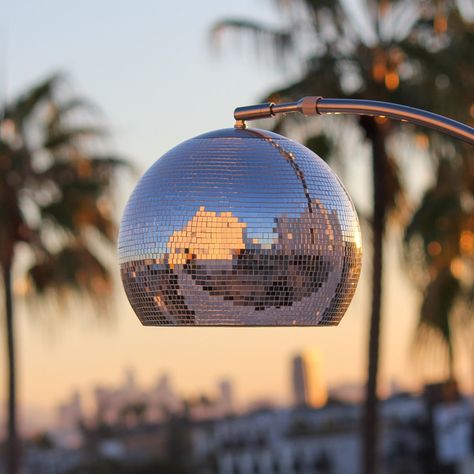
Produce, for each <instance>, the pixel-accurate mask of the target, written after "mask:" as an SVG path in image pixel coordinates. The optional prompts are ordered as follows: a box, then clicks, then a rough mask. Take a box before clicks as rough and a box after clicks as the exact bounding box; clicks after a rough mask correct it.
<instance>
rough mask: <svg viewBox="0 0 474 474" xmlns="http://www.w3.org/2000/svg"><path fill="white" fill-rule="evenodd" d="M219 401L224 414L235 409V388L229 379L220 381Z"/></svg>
mask: <svg viewBox="0 0 474 474" xmlns="http://www.w3.org/2000/svg"><path fill="white" fill-rule="evenodd" d="M219 402H220V406H221V409H222V412H223V414H224V415H229V414H231V413H232V412H233V411H234V390H233V387H232V382H231V381H230V380H228V379H223V380H221V381H220V382H219Z"/></svg>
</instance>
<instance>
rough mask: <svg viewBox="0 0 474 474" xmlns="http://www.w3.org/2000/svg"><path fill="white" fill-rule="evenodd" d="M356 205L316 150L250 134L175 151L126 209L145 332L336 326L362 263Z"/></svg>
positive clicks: (130, 263)
mask: <svg viewBox="0 0 474 474" xmlns="http://www.w3.org/2000/svg"><path fill="white" fill-rule="evenodd" d="M361 251H362V249H361V237H360V228H359V222H358V219H357V214H356V212H355V210H354V206H353V204H352V201H351V199H350V197H349V196H348V194H347V192H346V191H345V189H344V187H343V186H342V184H341V182H340V181H339V179H338V178H337V176H336V175H335V174H334V173H333V171H332V170H331V169H330V168H329V167H328V166H327V165H326V163H324V161H322V160H321V159H320V158H319V157H318V156H317V155H315V154H314V153H313V152H312V151H310V150H309V149H307V148H305V147H304V146H302V145H301V144H298V143H296V142H294V141H292V140H289V139H288V138H285V137H283V136H281V135H277V134H275V133H271V132H268V131H264V130H258V129H238V128H235V129H234V128H233V129H223V130H217V131H214V132H210V133H206V134H204V135H200V136H198V137H196V138H192V139H190V140H187V141H185V142H184V143H182V144H180V145H178V146H176V147H175V148H173V149H172V150H170V151H169V152H168V153H166V154H165V155H164V156H162V157H161V158H160V159H159V160H157V161H156V162H155V163H154V164H153V165H152V167H151V168H150V169H149V170H148V171H147V172H146V173H145V175H144V176H143V177H142V179H141V180H140V182H139V183H138V185H137V187H136V188H135V190H134V192H133V194H132V196H131V197H130V199H129V201H128V204H127V206H126V209H125V212H124V216H123V219H122V223H121V227H120V234H119V244H118V252H119V263H120V269H121V276H122V281H123V284H124V287H125V291H126V293H127V296H128V299H129V301H130V303H131V305H132V307H133V309H134V311H135V313H136V314H137V315H138V317H139V319H140V321H141V322H142V323H143V324H144V325H151V326H155V325H156V326H159V325H172V326H181V325H196V326H295V325H296V326H320V325H336V324H338V323H339V321H340V320H341V318H342V316H343V315H344V313H345V311H346V309H347V307H348V306H349V304H350V302H351V300H352V297H353V295H354V292H355V289H356V286H357V281H358V279H359V273H360V267H361Z"/></svg>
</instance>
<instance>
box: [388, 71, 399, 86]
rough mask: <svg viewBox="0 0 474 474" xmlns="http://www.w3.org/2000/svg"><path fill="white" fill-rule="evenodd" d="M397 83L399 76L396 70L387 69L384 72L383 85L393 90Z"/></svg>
mask: <svg viewBox="0 0 474 474" xmlns="http://www.w3.org/2000/svg"><path fill="white" fill-rule="evenodd" d="M399 84H400V78H399V77H398V73H397V71H395V70H391V71H387V73H386V74H385V87H386V88H387V89H388V90H390V91H393V90H395V89H396V88H397V87H398V85H399Z"/></svg>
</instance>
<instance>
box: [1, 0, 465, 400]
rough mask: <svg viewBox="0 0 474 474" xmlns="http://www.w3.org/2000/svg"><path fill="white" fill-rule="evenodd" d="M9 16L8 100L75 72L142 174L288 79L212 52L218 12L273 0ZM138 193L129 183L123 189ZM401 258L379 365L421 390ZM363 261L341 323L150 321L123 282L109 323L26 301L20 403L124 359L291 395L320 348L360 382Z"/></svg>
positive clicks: (56, 396)
mask: <svg viewBox="0 0 474 474" xmlns="http://www.w3.org/2000/svg"><path fill="white" fill-rule="evenodd" d="M0 3H1V2H0ZM5 3H6V2H5ZM1 10H2V15H1V18H0V52H1V54H0V69H1V77H0V80H1V88H2V92H3V93H5V91H6V95H7V97H12V96H13V95H14V94H15V93H17V92H18V91H21V90H22V89H23V88H25V87H27V86H28V85H30V84H32V83H34V82H35V81H36V80H38V79H41V78H42V77H44V76H45V75H47V74H49V73H51V72H54V71H58V70H59V71H64V72H66V73H67V74H68V75H69V77H70V79H71V84H72V86H73V87H74V90H75V91H77V92H78V93H80V94H81V95H84V96H86V97H89V98H91V99H92V100H94V101H95V102H96V103H97V104H98V105H99V107H100V108H101V110H102V111H103V115H104V120H105V121H106V123H107V124H108V125H109V126H110V130H111V139H110V146H111V147H112V149H113V150H115V151H116V152H119V153H120V154H123V155H125V156H127V157H129V158H130V159H131V160H132V161H133V162H134V163H135V164H136V165H137V166H138V167H139V168H140V169H141V170H144V169H146V168H147V167H148V166H150V165H151V164H152V162H153V161H154V160H155V159H157V158H158V157H159V156H160V155H162V154H163V153H164V152H165V151H166V150H168V149H169V148H171V147H172V146H174V145H175V144H177V143H178V142H180V141H183V140H184V139H186V138H189V137H191V136H194V135H197V134H199V133H202V132H204V131H207V130H211V129H216V128H223V127H227V126H232V124H233V121H232V111H233V109H234V107H235V106H237V105H245V104H250V103H253V102H255V100H257V99H258V97H260V96H262V95H263V94H264V93H265V92H266V91H268V90H270V89H272V88H273V87H275V86H278V85H280V84H282V83H283V81H284V80H285V78H288V77H291V75H292V74H291V72H284V71H276V70H275V69H274V68H272V67H271V66H270V63H269V62H267V63H265V62H264V61H263V64H260V65H259V66H257V65H256V64H257V63H256V61H255V60H254V58H252V57H251V56H245V54H244V52H245V51H247V50H246V48H239V47H238V45H230V44H229V42H227V47H226V48H225V49H224V51H223V52H222V53H221V54H219V55H216V54H214V53H212V52H211V49H210V47H209V41H208V32H209V28H210V26H211V25H212V24H213V22H214V21H215V20H217V19H219V18H222V17H227V16H246V17H253V18H258V19H264V18H266V19H267V20H268V21H277V20H278V16H277V15H276V13H275V9H274V8H273V7H272V2H271V1H270V0H269V1H264V0H261V1H251V0H240V1H239V2H222V1H219V0H201V1H199V2H194V1H187V2H169V1H166V2H165V1H151V0H149V1H139V2H132V1H114V2H110V1H109V2H105V1H103V2H100V1H91V0H87V1H81V2H64V1H60V0H55V1H52V0H49V1H48V0H45V1H41V2H39V1H15V2H8V3H7V4H6V5H3V6H2V7H1ZM260 62H261V63H262V61H260ZM315 94H317V91H315ZM360 152H361V154H362V155H363V149H361V150H360ZM360 160H361V161H360V163H363V157H362V158H361V159H360ZM359 172H361V171H360V170H359ZM362 172H365V169H364V168H362ZM129 192H130V189H128V187H125V188H124V190H123V195H124V196H126V195H128V193H129ZM355 192H356V194H363V192H364V190H361V189H359V190H357V189H356V190H355ZM122 205H123V202H122V203H121V206H122ZM119 211H120V210H119ZM365 240H367V238H366V237H365ZM398 240H399V239H398ZM398 240H397V237H396V236H395V237H394V241H395V242H397V241H398ZM368 248H369V247H368V245H367V242H366V249H368ZM397 252H398V249H397V244H394V245H392V246H391V250H390V252H389V255H388V261H387V268H389V269H390V272H388V274H387V275H386V276H387V278H386V282H385V288H386V293H385V301H384V312H385V320H384V324H383V346H382V347H383V357H382V366H381V369H382V377H383V379H384V380H389V379H391V378H396V379H398V380H400V381H402V382H403V383H407V384H411V385H413V384H414V383H416V381H417V379H416V374H415V373H414V371H413V368H412V363H411V362H410V355H409V345H410V338H411V333H412V330H413V328H414V324H415V320H416V296H415V295H414V294H413V293H412V292H411V291H410V288H409V283H408V282H407V281H406V280H404V279H403V277H402V275H401V271H400V270H399V268H398V265H397V262H398V260H399V257H398V253H397ZM365 257H366V262H365V267H364V271H363V276H362V280H363V282H362V283H361V284H360V285H359V289H358V291H357V294H356V297H355V299H354V302H353V303H352V305H351V308H350V310H349V311H348V313H347V315H346V316H345V318H344V319H343V321H342V323H341V325H340V326H339V327H337V328H319V329H318V328H307V329H302V328H288V329H285V328H279V329H248V328H245V329H244V328H242V329H210V328H207V329H206V328H199V329H193V328H183V329H180V328H144V327H142V326H141V325H140V324H139V322H138V320H137V318H136V317H135V315H134V314H133V312H132V310H131V308H130V306H129V305H128V302H127V301H126V298H125V296H124V294H123V291H122V289H121V288H120V287H118V288H117V292H116V293H117V296H116V298H115V301H114V308H115V310H114V313H115V315H114V318H113V321H112V322H105V321H103V322H101V323H94V318H93V317H91V315H90V314H88V313H90V310H89V309H88V308H87V307H84V305H82V304H78V305H77V306H75V307H73V308H72V310H71V311H70V312H68V313H67V314H61V315H57V314H49V315H44V314H43V315H42V316H41V315H38V314H37V313H38V312H37V311H36V310H35V309H34V308H28V307H26V306H25V305H23V304H20V305H19V307H18V314H17V321H18V326H17V327H18V348H19V354H18V356H19V362H20V394H21V400H22V401H23V402H25V403H26V404H28V405H35V406H40V407H51V406H52V405H55V404H57V403H58V402H59V401H61V400H64V398H66V397H67V396H68V395H69V394H70V392H71V391H72V390H73V389H79V390H86V389H89V388H90V387H92V386H93V385H95V384H109V383H116V382H118V381H119V380H120V379H121V378H122V373H123V370H124V368H125V367H128V366H131V367H135V368H136V371H137V378H138V380H139V382H140V383H142V384H144V385H147V384H151V383H153V382H154V380H155V378H156V377H157V375H158V374H159V373H161V372H163V371H166V372H169V373H170V374H171V376H172V379H173V381H174V383H175V385H176V387H177V388H178V389H179V390H181V391H183V392H184V393H187V394H193V393H197V392H199V391H201V390H210V389H212V387H213V386H214V383H215V382H216V381H217V380H218V379H219V378H220V377H223V376H226V377H227V376H229V377H231V378H232V379H234V380H235V382H236V391H237V396H238V397H239V398H240V399H241V400H242V401H245V400H250V399H252V398H255V397H273V398H275V399H278V400H287V399H288V397H289V393H290V391H289V358H290V357H291V355H292V354H293V353H294V352H296V351H298V350H300V349H303V348H306V347H316V348H318V349H319V351H320V353H321V354H322V357H323V361H324V373H325V376H326V378H327V380H328V383H331V384H334V383H339V382H343V381H360V380H362V379H363V377H364V371H365V351H366V332H367V316H368V308H369V298H368V296H369V293H368V285H367V283H366V280H367V276H368V270H369V265H368V264H367V263H368V261H367V257H368V250H367V251H366V255H365ZM117 270H118V267H117ZM1 331H3V327H2V328H1ZM2 349H3V345H2ZM0 357H1V358H2V360H3V359H4V355H3V354H2V355H1V356H0ZM465 370H466V371H467V370H471V369H470V368H469V367H467V368H465ZM2 387H3V384H2ZM3 397H4V394H3V392H2V393H0V398H3Z"/></svg>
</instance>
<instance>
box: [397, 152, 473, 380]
mask: <svg viewBox="0 0 474 474" xmlns="http://www.w3.org/2000/svg"><path fill="white" fill-rule="evenodd" d="M473 165H474V156H473V155H472V153H471V155H469V154H468V153H467V152H466V153H465V154H464V159H463V161H462V163H461V164H460V165H458V166H456V165H455V164H453V162H452V160H447V159H443V160H441V161H440V162H439V165H438V170H437V178H436V182H435V184H434V185H433V186H432V187H431V188H430V189H428V190H427V191H426V192H425V194H424V196H423V199H422V201H421V203H420V205H419V207H418V209H417V210H416V212H415V213H414V215H413V217H412V219H411V221H410V222H409V223H408V225H407V227H406V230H405V238H404V248H405V254H404V256H405V260H406V262H407V264H408V270H409V273H410V275H411V277H412V278H413V280H414V282H415V283H416V285H417V287H418V289H419V291H420V293H421V295H422V302H421V306H420V312H419V320H418V325H417V330H416V334H415V339H414V344H415V345H414V349H416V350H417V352H418V353H420V351H421V354H420V355H423V354H426V355H429V360H430V361H431V362H432V361H433V360H434V357H433V356H434V354H433V352H434V351H433V349H435V348H437V347H440V348H441V349H442V352H441V354H442V356H443V358H444V359H445V361H446V362H447V364H446V365H447V374H446V375H447V377H446V378H447V380H449V381H454V380H455V345H456V339H458V338H459V339H462V338H461V337H459V336H462V335H463V334H466V332H467V334H472V324H473V321H472V303H473V297H474V294H473V293H474V290H473V288H474V195H473V191H474V188H473V187H472V185H473V181H474V180H473V177H474V167H473ZM468 337H469V336H468Z"/></svg>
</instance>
